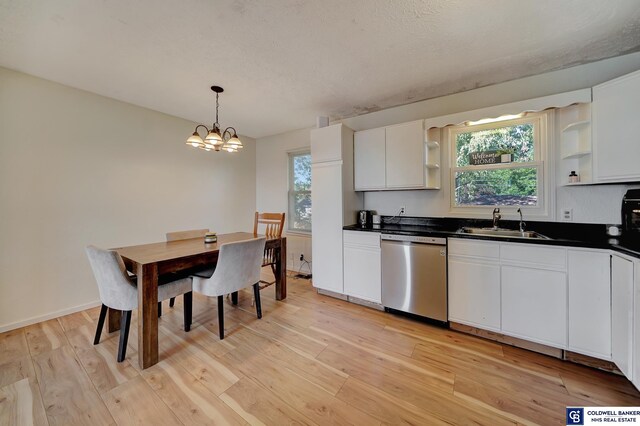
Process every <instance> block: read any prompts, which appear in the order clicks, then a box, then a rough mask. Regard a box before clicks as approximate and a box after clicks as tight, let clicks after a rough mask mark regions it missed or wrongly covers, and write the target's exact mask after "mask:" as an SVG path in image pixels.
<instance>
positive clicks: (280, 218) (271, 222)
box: [253, 212, 284, 290]
mask: <svg viewBox="0 0 640 426" xmlns="http://www.w3.org/2000/svg"><path fill="white" fill-rule="evenodd" d="M283 228H284V213H258V212H256V215H255V220H254V222H253V235H258V233H260V234H264V235H265V236H266V237H267V238H282V230H283ZM277 262H278V259H277V256H276V250H275V249H272V248H267V249H265V250H264V256H263V258H262V267H265V266H271V272H273V278H274V280H273V281H271V282H269V281H264V280H260V284H262V285H261V286H260V289H261V290H262V289H263V288H266V287H269V286H270V285H272V284H274V283H275V282H276V281H275V277H276V264H277Z"/></svg>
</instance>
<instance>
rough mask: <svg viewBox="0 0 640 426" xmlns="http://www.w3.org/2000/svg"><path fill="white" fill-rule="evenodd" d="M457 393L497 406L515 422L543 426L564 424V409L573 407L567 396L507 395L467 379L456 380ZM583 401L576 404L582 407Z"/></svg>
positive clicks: (467, 398)
mask: <svg viewBox="0 0 640 426" xmlns="http://www.w3.org/2000/svg"><path fill="white" fill-rule="evenodd" d="M454 394H455V395H456V396H465V397H466V398H465V400H467V401H480V402H482V403H484V404H486V405H487V406H491V407H494V408H495V409H496V410H497V411H496V412H500V413H503V414H504V413H509V414H508V415H509V417H511V418H512V419H513V420H514V421H517V422H520V423H525V422H528V423H532V424H540V425H550V424H562V422H563V421H564V420H565V407H567V406H568V405H573V404H570V403H568V402H569V401H568V399H569V398H568V395H567V400H557V399H553V398H545V397H544V396H541V395H539V394H538V395H535V396H534V395H532V394H530V393H529V392H527V390H526V389H523V390H522V391H521V392H518V393H516V392H511V393H507V392H503V391H501V390H498V389H495V388H493V387H492V386H490V385H486V384H483V383H479V382H476V381H474V380H471V379H469V378H467V377H460V378H456V384H455V390H454ZM581 402H582V401H580V403H579V404H577V405H579V406H582V404H581Z"/></svg>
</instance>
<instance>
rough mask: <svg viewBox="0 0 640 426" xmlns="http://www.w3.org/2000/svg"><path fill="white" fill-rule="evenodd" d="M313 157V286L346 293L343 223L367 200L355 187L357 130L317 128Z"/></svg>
mask: <svg viewBox="0 0 640 426" xmlns="http://www.w3.org/2000/svg"><path fill="white" fill-rule="evenodd" d="M311 161H312V164H311V181H312V182H313V191H312V192H311V203H312V205H313V221H312V223H311V232H312V234H313V239H312V242H311V244H312V251H313V264H312V268H313V286H314V287H316V288H318V289H321V290H328V291H332V292H335V293H340V294H342V293H343V291H344V284H343V256H342V249H343V247H342V246H343V244H342V227H343V226H344V225H351V224H353V223H354V222H355V220H356V212H357V210H360V209H362V204H363V203H362V194H360V193H356V192H355V191H354V189H353V131H352V130H351V129H349V128H347V127H346V126H344V125H342V124H336V125H333V126H328V127H322V128H319V129H313V130H312V131H311Z"/></svg>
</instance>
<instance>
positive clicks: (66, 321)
mask: <svg viewBox="0 0 640 426" xmlns="http://www.w3.org/2000/svg"><path fill="white" fill-rule="evenodd" d="M58 321H59V322H60V325H61V326H62V329H63V330H64V331H69V330H73V329H74V328H77V327H80V326H86V327H89V328H92V327H95V324H94V320H93V319H92V318H91V316H90V315H89V313H88V312H87V311H80V312H75V313H73V314H69V315H65V316H63V317H60V318H58Z"/></svg>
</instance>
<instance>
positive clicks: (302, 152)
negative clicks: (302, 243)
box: [287, 148, 313, 235]
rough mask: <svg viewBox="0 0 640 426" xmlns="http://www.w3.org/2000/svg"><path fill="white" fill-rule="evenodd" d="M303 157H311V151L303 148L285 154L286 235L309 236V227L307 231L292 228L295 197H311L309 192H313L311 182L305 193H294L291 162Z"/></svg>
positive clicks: (293, 173) (293, 174)
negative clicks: (286, 168) (303, 195)
mask: <svg viewBox="0 0 640 426" xmlns="http://www.w3.org/2000/svg"><path fill="white" fill-rule="evenodd" d="M305 155H309V156H310V155H311V149H309V148H304V149H298V150H294V151H289V152H287V156H288V158H287V165H288V169H289V170H288V179H287V180H288V191H287V198H288V200H287V204H288V206H287V214H288V216H289V217H288V219H287V233H288V234H301V235H311V226H310V227H309V229H301V228H293V224H294V223H295V221H294V218H295V215H294V212H295V196H296V195H298V194H309V196H311V191H312V190H313V181H312V182H311V190H305V191H296V190H295V189H294V188H295V183H294V180H295V170H294V169H295V168H294V167H293V162H294V159H295V158H296V157H301V156H305ZM311 209H312V212H313V205H312V206H311ZM311 221H312V222H313V214H312V216H311Z"/></svg>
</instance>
